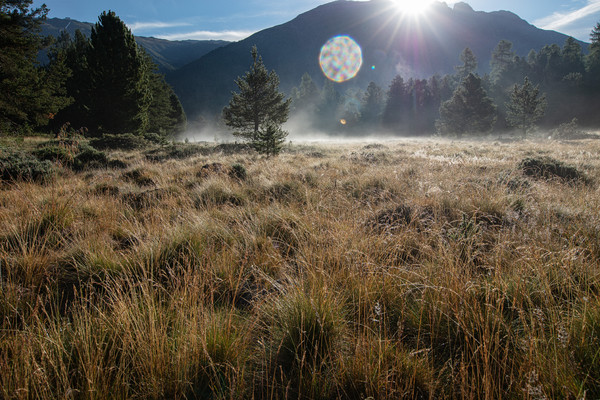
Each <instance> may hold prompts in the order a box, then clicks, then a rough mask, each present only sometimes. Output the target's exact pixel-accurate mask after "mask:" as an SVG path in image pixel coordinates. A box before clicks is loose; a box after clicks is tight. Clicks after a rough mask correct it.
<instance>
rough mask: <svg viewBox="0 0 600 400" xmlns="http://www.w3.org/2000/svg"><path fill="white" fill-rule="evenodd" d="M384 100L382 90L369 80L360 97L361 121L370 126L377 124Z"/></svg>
mask: <svg viewBox="0 0 600 400" xmlns="http://www.w3.org/2000/svg"><path fill="white" fill-rule="evenodd" d="M384 101H385V100H384V96H383V90H382V89H381V88H380V87H379V86H377V84H376V83H375V82H370V83H369V86H368V87H367V90H366V92H365V94H364V96H363V98H362V103H361V108H360V119H361V121H362V122H363V123H365V124H367V125H371V126H377V125H379V122H380V118H381V112H382V111H383V106H384Z"/></svg>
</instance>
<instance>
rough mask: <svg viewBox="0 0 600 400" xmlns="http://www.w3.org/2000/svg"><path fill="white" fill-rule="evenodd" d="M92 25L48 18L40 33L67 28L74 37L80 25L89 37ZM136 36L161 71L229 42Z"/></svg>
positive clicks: (195, 58) (56, 34)
mask: <svg viewBox="0 0 600 400" xmlns="http://www.w3.org/2000/svg"><path fill="white" fill-rule="evenodd" d="M93 26H94V24H93V23H91V22H81V21H77V20H74V19H71V18H48V19H46V20H45V21H44V22H43V23H42V26H41V34H42V35H43V36H54V37H58V36H59V35H60V33H61V32H63V31H66V32H68V33H69V34H70V35H71V37H74V35H75V31H76V30H78V29H79V30H80V31H81V33H83V34H84V35H85V36H87V37H89V36H90V35H91V32H92V27H93ZM135 40H136V42H137V43H138V45H140V46H142V47H143V48H144V49H145V50H146V51H147V52H148V54H149V55H150V56H151V57H152V59H153V60H154V62H155V63H156V64H157V65H158V68H159V71H160V72H162V73H166V72H169V71H174V70H176V69H178V68H180V67H182V66H184V65H186V64H188V63H190V62H192V61H194V60H197V59H199V58H200V57H202V56H203V55H205V54H207V53H209V52H211V51H212V50H214V49H216V48H219V47H222V46H225V45H227V44H229V43H231V42H228V41H225V40H166V39H159V38H155V37H147V36H137V35H136V36H135Z"/></svg>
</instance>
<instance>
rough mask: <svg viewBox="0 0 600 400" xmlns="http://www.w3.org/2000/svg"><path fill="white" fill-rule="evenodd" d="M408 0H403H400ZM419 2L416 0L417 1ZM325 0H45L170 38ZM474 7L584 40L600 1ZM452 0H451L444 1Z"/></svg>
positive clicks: (213, 32) (480, 1) (77, 15)
mask: <svg viewBox="0 0 600 400" xmlns="http://www.w3.org/2000/svg"><path fill="white" fill-rule="evenodd" d="M404 1H406V0H404ZM416 1H420V0H416ZM327 2H328V1H322V0H288V1H281V0H216V1H215V0H100V1H92V0H46V1H38V0H35V1H34V5H36V6H37V5H40V4H42V3H45V4H46V5H47V6H48V7H49V8H50V14H49V17H59V18H64V17H70V18H73V19H76V20H79V21H87V22H96V20H97V17H98V15H99V14H100V13H101V12H102V11H104V10H108V9H110V10H113V11H115V12H116V13H117V15H119V16H120V17H121V19H122V20H123V21H125V23H127V25H128V26H129V27H130V28H131V29H132V30H133V33H134V34H135V35H139V36H154V37H159V38H165V39H170V40H182V39H224V40H240V39H243V38H244V37H247V36H249V35H250V34H252V33H254V32H256V31H259V30H261V29H264V28H268V27H271V26H274V25H278V24H281V23H284V22H286V21H289V20H290V19H292V18H294V17H295V16H296V15H298V14H300V13H302V12H304V11H308V10H310V9H312V8H314V7H316V6H318V5H320V4H325V3H327ZM467 2H468V3H469V4H470V5H471V6H472V7H473V8H474V9H475V10H480V11H496V10H508V11H512V12H514V13H515V14H517V15H519V16H520V17H521V18H523V19H525V20H527V21H529V22H530V23H532V24H534V25H536V26H538V27H540V28H544V29H552V30H556V31H559V32H563V33H566V34H568V35H572V36H574V37H576V38H578V39H581V40H584V41H588V40H589V33H590V31H591V30H592V28H593V27H594V26H595V25H596V23H597V22H599V21H600V0H504V1H490V0H470V1H467ZM446 3H448V4H450V5H451V4H453V3H455V1H446Z"/></svg>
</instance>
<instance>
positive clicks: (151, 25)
mask: <svg viewBox="0 0 600 400" xmlns="http://www.w3.org/2000/svg"><path fill="white" fill-rule="evenodd" d="M190 25H191V24H190V23H188V22H158V21H156V22H134V23H133V24H128V25H127V26H128V27H129V29H131V30H132V31H145V30H149V29H167V28H179V27H182V26H190Z"/></svg>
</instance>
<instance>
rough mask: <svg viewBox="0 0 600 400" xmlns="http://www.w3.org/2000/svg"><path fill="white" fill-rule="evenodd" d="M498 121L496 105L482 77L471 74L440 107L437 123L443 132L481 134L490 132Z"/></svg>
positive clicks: (458, 135)
mask: <svg viewBox="0 0 600 400" xmlns="http://www.w3.org/2000/svg"><path fill="white" fill-rule="evenodd" d="M495 123H496V106H495V105H494V103H493V102H492V100H491V99H490V98H489V97H488V96H487V93H486V92H485V90H484V89H483V87H482V85H481V79H480V78H479V77H477V76H475V75H473V74H469V76H467V77H466V78H465V80H464V81H462V83H461V84H460V86H459V87H458V88H457V89H456V90H455V91H454V94H453V95H452V98H450V100H448V101H446V102H444V103H443V104H442V106H441V107H440V119H439V121H438V123H437V126H438V130H439V131H440V133H442V134H455V135H457V137H459V138H460V137H462V135H463V134H465V133H466V134H480V133H485V132H489V131H490V130H491V129H492V128H493V126H494V124H495Z"/></svg>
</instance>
